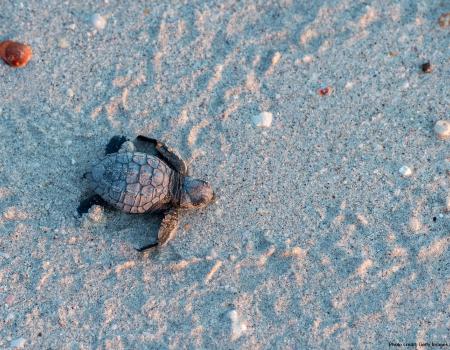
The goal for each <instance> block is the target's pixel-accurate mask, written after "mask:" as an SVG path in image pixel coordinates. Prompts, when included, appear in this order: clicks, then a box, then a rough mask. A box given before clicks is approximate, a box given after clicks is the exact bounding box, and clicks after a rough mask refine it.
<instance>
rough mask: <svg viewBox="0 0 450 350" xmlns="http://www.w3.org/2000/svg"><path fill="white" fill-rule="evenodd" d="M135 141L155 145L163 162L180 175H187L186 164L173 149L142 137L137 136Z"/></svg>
mask: <svg viewBox="0 0 450 350" xmlns="http://www.w3.org/2000/svg"><path fill="white" fill-rule="evenodd" d="M136 139H137V140H139V141H145V142H150V143H152V144H153V145H155V148H156V150H157V151H158V153H159V155H160V156H161V158H163V160H165V161H166V162H167V163H168V164H169V165H170V166H171V167H172V168H173V169H175V170H176V171H177V172H179V173H180V174H181V175H188V167H187V165H186V162H185V161H184V160H183V159H182V158H181V157H180V156H179V155H178V154H177V153H175V151H174V150H173V149H171V148H169V147H167V146H166V145H165V144H164V143H163V142H161V141H158V140H156V139H152V138H150V137H147V136H143V135H138V136H137V138H136Z"/></svg>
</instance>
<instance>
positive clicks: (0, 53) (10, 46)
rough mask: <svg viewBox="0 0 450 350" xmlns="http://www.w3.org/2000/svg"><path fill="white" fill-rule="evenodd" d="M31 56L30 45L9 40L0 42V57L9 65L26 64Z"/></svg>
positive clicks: (22, 65)
mask: <svg viewBox="0 0 450 350" xmlns="http://www.w3.org/2000/svg"><path fill="white" fill-rule="evenodd" d="M32 56H33V51H32V49H31V46H28V45H26V44H22V43H18V42H15V41H11V40H5V41H2V42H0V58H1V59H2V60H3V61H5V63H7V64H9V65H10V66H11V67H15V68H21V67H24V66H26V65H27V63H28V62H29V61H30V60H31V57H32Z"/></svg>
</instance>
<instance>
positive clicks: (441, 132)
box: [434, 120, 450, 140]
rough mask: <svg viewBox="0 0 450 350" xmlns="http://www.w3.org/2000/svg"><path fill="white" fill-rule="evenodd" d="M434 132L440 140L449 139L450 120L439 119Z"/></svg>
mask: <svg viewBox="0 0 450 350" xmlns="http://www.w3.org/2000/svg"><path fill="white" fill-rule="evenodd" d="M434 132H435V133H436V136H437V138H438V139H439V140H447V139H449V138H450V121H448V120H438V121H437V122H436V124H435V125H434Z"/></svg>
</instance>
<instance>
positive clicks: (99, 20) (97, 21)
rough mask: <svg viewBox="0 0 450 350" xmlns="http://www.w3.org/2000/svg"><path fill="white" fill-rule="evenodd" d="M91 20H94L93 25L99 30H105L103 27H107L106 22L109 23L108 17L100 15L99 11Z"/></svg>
mask: <svg viewBox="0 0 450 350" xmlns="http://www.w3.org/2000/svg"><path fill="white" fill-rule="evenodd" d="M91 22H92V25H93V26H94V27H95V29H97V30H103V29H105V27H106V23H107V21H106V18H105V17H103V16H101V15H99V14H98V13H96V14H94V15H93V16H92V17H91Z"/></svg>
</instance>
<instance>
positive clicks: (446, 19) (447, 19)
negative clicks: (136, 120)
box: [439, 12, 450, 28]
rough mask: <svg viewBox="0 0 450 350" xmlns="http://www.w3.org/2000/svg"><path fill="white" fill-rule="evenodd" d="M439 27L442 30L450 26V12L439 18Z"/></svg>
mask: <svg viewBox="0 0 450 350" xmlns="http://www.w3.org/2000/svg"><path fill="white" fill-rule="evenodd" d="M439 25H440V26H441V28H446V27H448V26H450V12H447V13H444V14H442V15H441V16H440V17H439Z"/></svg>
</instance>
